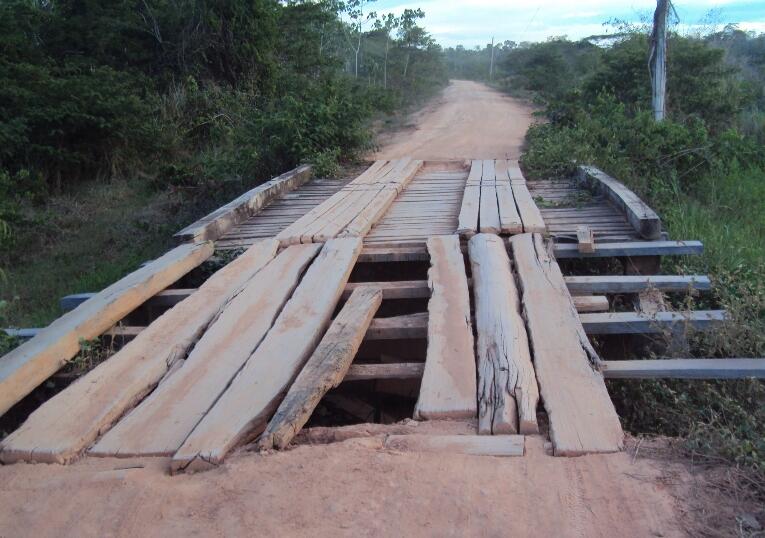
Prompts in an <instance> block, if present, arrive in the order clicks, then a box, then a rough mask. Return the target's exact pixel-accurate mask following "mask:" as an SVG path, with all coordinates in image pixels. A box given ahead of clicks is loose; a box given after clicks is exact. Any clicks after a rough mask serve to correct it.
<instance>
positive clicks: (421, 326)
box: [365, 312, 428, 341]
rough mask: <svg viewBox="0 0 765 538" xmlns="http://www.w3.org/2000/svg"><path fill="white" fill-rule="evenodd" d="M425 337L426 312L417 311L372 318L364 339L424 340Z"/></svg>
mask: <svg viewBox="0 0 765 538" xmlns="http://www.w3.org/2000/svg"><path fill="white" fill-rule="evenodd" d="M427 337H428V314H427V313H426V312H418V313H416V314H405V315H402V316H393V317H389V318H375V319H373V320H372V323H371V324H370V325H369V329H368V330H367V335H366V337H365V340H369V341H372V340H417V339H421V340H424V339H425V338H427Z"/></svg>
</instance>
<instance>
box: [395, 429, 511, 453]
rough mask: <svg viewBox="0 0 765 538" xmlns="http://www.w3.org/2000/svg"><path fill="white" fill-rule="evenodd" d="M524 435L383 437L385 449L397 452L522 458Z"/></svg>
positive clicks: (415, 435) (405, 435) (414, 434)
mask: <svg viewBox="0 0 765 538" xmlns="http://www.w3.org/2000/svg"><path fill="white" fill-rule="evenodd" d="M524 444H525V437H524V436H523V435H491V436H488V435H426V434H416V433H413V434H404V435H388V436H386V437H385V441H384V445H383V446H384V448H387V449H388V450H396V451H400V452H438V453H452V454H467V455H470V456H523V453H524Z"/></svg>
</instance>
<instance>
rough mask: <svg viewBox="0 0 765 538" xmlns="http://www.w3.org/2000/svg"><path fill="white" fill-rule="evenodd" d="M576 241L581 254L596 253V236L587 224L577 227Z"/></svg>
mask: <svg viewBox="0 0 765 538" xmlns="http://www.w3.org/2000/svg"><path fill="white" fill-rule="evenodd" d="M576 240H577V246H578V247H579V252H583V253H585V254H589V253H592V252H595V234H594V233H593V232H592V228H590V227H589V226H587V225H586V224H583V225H580V226H577V227H576Z"/></svg>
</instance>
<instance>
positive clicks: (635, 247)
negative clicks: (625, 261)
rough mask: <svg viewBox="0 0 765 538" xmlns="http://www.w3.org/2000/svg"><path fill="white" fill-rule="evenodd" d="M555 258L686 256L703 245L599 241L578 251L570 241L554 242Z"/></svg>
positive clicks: (693, 242) (672, 242)
mask: <svg viewBox="0 0 765 538" xmlns="http://www.w3.org/2000/svg"><path fill="white" fill-rule="evenodd" d="M554 252H555V257H556V258H607V257H614V256H615V257H622V256H625V257H631V256H687V255H692V254H702V253H703V252H704V245H702V244H701V241H632V242H629V241H628V242H624V243H599V244H597V245H595V252H591V253H584V252H579V247H578V246H577V245H575V244H571V243H556V244H555V247H554Z"/></svg>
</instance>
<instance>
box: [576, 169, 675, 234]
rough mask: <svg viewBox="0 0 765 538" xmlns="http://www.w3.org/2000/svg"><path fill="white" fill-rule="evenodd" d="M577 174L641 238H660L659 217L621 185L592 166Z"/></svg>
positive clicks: (578, 171)
mask: <svg viewBox="0 0 765 538" xmlns="http://www.w3.org/2000/svg"><path fill="white" fill-rule="evenodd" d="M577 174H578V176H579V180H580V181H581V182H583V183H587V184H589V185H590V186H592V187H593V190H594V191H595V192H596V193H604V194H605V195H606V196H607V197H608V198H609V199H610V200H611V201H612V202H613V203H614V205H616V206H617V207H618V208H619V209H620V210H621V211H622V212H623V213H624V215H625V216H626V217H627V220H628V221H629V223H630V224H631V225H632V227H633V228H634V229H635V231H637V232H638V233H639V234H640V235H641V236H642V237H644V238H645V239H658V238H659V237H660V236H661V220H660V219H659V216H658V215H657V214H656V212H654V210H653V209H651V208H650V207H649V206H648V204H646V203H645V202H643V200H641V199H640V197H638V195H637V194H635V193H634V192H632V191H631V190H630V189H628V188H627V187H626V186H625V185H624V184H623V183H621V182H620V181H617V180H616V179H614V178H613V177H611V176H609V175H608V174H606V173H605V172H603V171H602V170H599V169H598V168H595V167H594V166H579V168H578V170H577Z"/></svg>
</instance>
